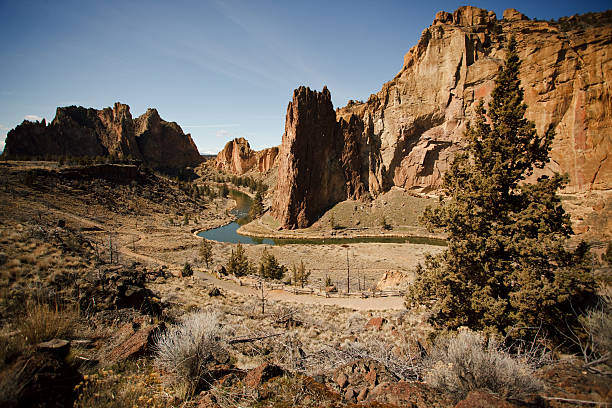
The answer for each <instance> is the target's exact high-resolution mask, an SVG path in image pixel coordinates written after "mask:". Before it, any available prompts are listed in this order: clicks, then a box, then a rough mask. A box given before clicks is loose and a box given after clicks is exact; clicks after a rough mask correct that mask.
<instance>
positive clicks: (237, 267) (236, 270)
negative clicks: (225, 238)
mask: <svg viewBox="0 0 612 408" xmlns="http://www.w3.org/2000/svg"><path fill="white" fill-rule="evenodd" d="M226 269H227V273H229V274H232V275H235V276H244V275H249V274H251V273H252V272H253V266H251V262H249V258H247V256H246V254H245V253H244V247H243V246H242V244H240V243H238V245H236V250H235V251H234V250H233V249H232V254H231V255H230V258H229V259H228V261H227V266H226Z"/></svg>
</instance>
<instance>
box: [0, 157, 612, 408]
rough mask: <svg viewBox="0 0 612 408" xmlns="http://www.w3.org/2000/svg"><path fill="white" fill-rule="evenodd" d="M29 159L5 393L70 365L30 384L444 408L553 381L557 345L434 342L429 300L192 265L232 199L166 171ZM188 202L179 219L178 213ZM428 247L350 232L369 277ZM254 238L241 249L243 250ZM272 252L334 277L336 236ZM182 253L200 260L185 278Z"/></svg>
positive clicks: (10, 274)
mask: <svg viewBox="0 0 612 408" xmlns="http://www.w3.org/2000/svg"><path fill="white" fill-rule="evenodd" d="M22 166H23V167H22ZM32 167H36V168H38V169H40V168H46V169H47V170H53V165H52V164H44V165H43V164H38V165H37V164H34V166H33V164H32V163H28V164H27V167H26V164H23V165H21V164H15V165H3V166H2V167H0V169H1V170H2V173H1V174H0V180H3V182H4V184H3V185H2V186H0V191H2V195H1V197H0V207H1V208H0V233H1V235H0V242H1V244H2V249H1V250H0V252H1V253H0V264H1V265H0V294H1V295H0V322H1V327H0V405H2V406H13V405H11V404H14V401H17V400H18V398H23V396H20V394H19V393H18V392H17V391H16V389H17V388H18V385H17V384H19V381H24V382H25V381H29V380H28V379H31V378H34V375H38V377H37V378H39V379H41V380H40V381H44V379H45V378H50V379H51V380H50V381H51V382H50V383H51V384H54V386H57V387H60V385H62V384H63V383H64V382H63V381H62V378H72V382H70V383H68V384H67V386H66V388H61V389H62V390H63V391H62V392H61V393H59V392H58V393H57V394H53V393H51V394H49V393H47V394H44V393H42V394H37V392H39V391H40V390H38V391H37V390H33V389H29V388H27V387H26V389H28V390H29V391H28V392H30V393H31V395H33V396H36V395H39V396H40V398H53V400H54V401H55V402H57V403H58V404H60V405H61V404H62V403H65V404H66V405H70V404H71V403H72V402H71V401H72V400H74V401H75V406H78V407H98V406H99V407H123V406H138V407H145V406H146V407H171V406H173V407H174V406H183V407H191V406H198V404H203V406H211V407H214V406H221V407H226V406H227V407H232V406H233V407H238V406H241V407H244V406H304V407H306V406H321V405H326V406H343V405H348V404H350V403H353V402H356V401H357V399H358V398H360V397H359V395H362V397H363V402H362V405H366V406H367V405H370V406H374V405H372V404H374V402H373V401H375V400H376V401H381V402H386V403H393V404H395V405H396V406H397V405H399V406H402V405H407V404H408V402H403V403H398V402H397V401H398V400H393V401H395V402H392V400H390V399H389V398H392V397H393V396H395V397H397V398H399V397H398V395H399V394H397V393H396V394H394V391H390V388H385V387H391V386H392V385H393V384H404V383H401V381H407V383H406V384H408V385H409V386H415V387H418V389H419V390H420V391H419V392H420V393H421V394H418V393H416V394H414V395H419V397H418V398H420V400H419V399H418V398H417V397H416V396H413V397H410V396H408V397H406V396H405V395H404V394H402V395H404V397H406V398H414V400H411V401H412V402H411V403H414V404H415V406H419V407H423V406H432V405H433V406H453V405H454V403H453V401H452V398H451V397H452V396H449V395H447V394H448V393H449V391H451V390H452V391H453V394H454V395H455V397H457V396H459V395H463V394H465V393H467V391H469V390H472V389H475V388H482V387H487V388H489V389H490V390H491V391H493V392H496V393H498V394H499V395H504V396H510V397H520V398H523V397H524V394H526V393H530V392H537V391H538V390H540V384H543V385H544V386H545V390H549V389H551V388H550V387H551V386H552V385H551V384H552V383H550V381H549V380H546V379H544V378H542V375H541V374H540V370H541V369H539V365H541V363H543V362H548V360H547V359H551V358H553V356H554V353H553V350H550V349H544V351H543V352H542V353H540V354H538V355H537V356H538V357H537V358H532V356H533V355H532V354H530V355H529V356H526V354H525V353H517V350H519V348H516V347H514V348H512V349H510V348H503V347H502V346H501V345H497V344H494V343H493V342H490V341H489V339H484V338H482V337H481V336H480V335H479V334H473V333H472V334H469V335H466V334H460V335H459V337H456V338H446V340H439V341H438V342H435V341H433V340H432V338H433V334H434V333H433V331H432V328H431V327H430V326H429V325H428V324H427V323H425V322H426V320H427V317H428V312H426V311H424V312H422V313H416V312H408V311H406V310H355V309H351V308H342V307H337V306H324V305H320V304H316V303H315V304H305V303H297V302H295V301H291V300H295V299H292V296H291V295H290V294H289V295H286V296H283V297H278V296H276V294H274V293H268V292H266V293H265V299H263V303H264V309H265V311H264V312H263V313H262V299H261V298H260V297H259V296H258V295H257V294H256V293H253V292H250V291H248V290H246V288H244V287H242V288H241V287H238V286H236V285H234V284H232V283H230V282H225V281H223V282H221V281H219V280H217V279H216V278H215V277H214V276H212V275H209V274H206V273H202V271H204V270H206V268H205V263H204V262H203V261H202V260H200V259H197V260H196V259H195V258H197V257H198V251H199V244H200V240H199V239H198V238H196V237H194V236H193V234H192V230H194V229H197V228H206V227H211V226H216V225H220V224H222V223H224V222H227V221H228V220H229V217H228V216H227V215H226V213H225V210H226V209H227V208H229V207H230V206H231V204H232V203H231V202H230V201H229V200H226V199H221V198H216V199H214V200H210V199H208V198H206V199H203V200H199V201H198V200H194V199H193V198H192V197H189V196H188V195H187V194H185V193H184V192H183V191H182V190H180V189H179V188H178V185H177V184H176V182H174V181H172V180H167V179H161V178H159V179H157V178H156V179H152V180H153V181H149V182H139V183H136V184H134V183H131V182H128V183H116V182H110V181H103V180H98V179H83V180H78V179H77V180H72V179H65V178H63V177H61V176H56V175H54V174H53V173H50V174H49V173H36V177H34V178H27V177H25V174H27V171H29V170H32ZM26 179H27V181H28V183H24V180H26ZM133 203H137V204H133ZM185 214H188V215H189V216H188V218H189V222H188V225H178V224H179V220H180V221H183V220H184V216H185ZM338 217H339V219H342V218H341V216H338ZM169 218H173V221H174V222H173V223H170V222H169ZM196 219H197V222H196ZM181 224H182V223H181ZM109 241H110V244H109ZM231 247H232V246H231V245H225V244H220V243H213V265H217V264H219V263H225V261H226V260H227V256H228V253H229V251H230V249H231ZM431 248H432V247H426V246H418V245H409V244H351V245H350V246H349V257H350V258H349V259H350V262H351V268H354V271H355V273H356V274H357V273H360V272H359V271H362V272H361V273H362V274H366V276H367V277H368V280H369V281H370V282H371V284H372V283H373V282H375V281H376V280H377V278H379V277H380V275H381V274H382V272H383V271H385V270H394V269H403V270H409V269H410V267H411V265H414V264H416V263H417V262H419V260H420V259H422V258H421V257H422V253H423V251H424V250H426V249H431ZM262 250H263V247H261V246H246V251H247V255H248V256H249V257H250V258H251V260H258V259H259V258H260V256H261V251H262ZM434 250H435V248H434ZM268 251H269V252H270V253H272V254H274V256H276V257H277V258H278V260H279V262H280V263H282V264H284V265H287V266H291V264H292V263H293V262H296V263H297V262H299V261H300V260H304V263H305V265H306V269H308V270H312V275H311V276H310V281H311V283H313V282H314V284H317V282H319V280H322V279H324V277H325V274H326V273H330V274H332V276H333V277H334V279H338V280H341V279H344V276H345V269H344V266H345V263H346V252H347V249H346V248H344V247H338V246H332V245H323V246H316V247H315V246H298V245H291V246H282V247H273V248H268ZM111 252H112V253H113V263H110V256H111ZM117 255H118V257H117ZM117 258H118V259H117ZM377 258H379V259H381V260H382V261H381V262H378V263H377V262H376V260H377ZM186 261H189V262H190V263H191V264H192V266H193V268H194V270H195V271H196V273H195V275H194V276H191V277H179V276H178V274H179V272H180V271H181V269H182V268H183V265H184V263H185V262H186ZM134 262H139V263H134ZM378 264H380V265H381V267H380V268H377V267H375V266H373V265H378ZM162 265H166V266H167V267H165V268H162ZM213 265H211V269H212V266H213ZM317 267H318V268H317ZM368 268H369V271H370V272H368V273H370V275H368V274H367V273H366V271H367V270H368ZM326 270H327V272H326ZM334 270H337V272H334ZM334 273H335V275H334ZM602 273H604V272H602ZM604 274H605V273H604ZM340 285H342V283H340ZM214 289H220V290H214ZM275 296H276V297H275ZM609 316H610V312H609V299H608V303H602V306H601V307H600V308H599V309H596V310H594V311H592V312H591V313H590V314H589V315H587V316H586V317H585V320H584V325H585V327H588V328H589V330H590V331H589V333H591V338H590V340H588V341H585V339H580V340H581V341H582V343H581V344H583V346H584V347H585V350H586V352H587V353H588V358H587V361H585V362H580V367H583V366H584V367H586V368H585V370H587V369H588V370H590V371H592V372H596V371H597V372H607V371H608V370H609V367H608V366H607V364H609V353H610V351H609V341H607V339H608V338H609V337H610V336H609V331H610V318H609ZM147 330H149V331H147ZM142 333H144V334H142ZM141 334H142V336H141ZM139 336H141V337H139ZM466 336H467V337H466ZM54 338H61V339H64V340H68V341H70V351H69V353H68V354H67V355H65V356H61V355H59V356H56V357H49V354H48V353H45V352H42V351H41V350H39V349H38V344H39V343H40V342H42V341H46V340H51V339H54ZM139 339H140V340H139ZM138 341H140V343H138ZM134 344H137V345H140V346H143V347H144V348H142V349H137V350H136V348H133V349H132V348H130V347H131V346H134ZM538 344H544V345H545V344H546V342H538ZM506 346H507V345H506ZM133 350H136V351H137V352H135V353H134V354H129V353H130V352H131V351H133ZM539 350H540V351H542V350H541V349H539ZM45 356H47V357H45ZM37 361H38V362H39V363H37ZM264 363H267V364H271V365H273V366H276V367H279V370H280V371H278V372H276V374H280V375H278V376H277V375H273V376H271V377H270V378H269V379H266V380H265V381H262V383H261V384H256V385H255V386H251V385H249V383H250V381H251V380H250V379H249V378H250V377H249V376H250V375H251V374H250V373H252V370H253V369H255V368H257V367H260V366H261V365H262V364H264ZM449 364H450V365H451V366H449ZM440 367H445V368H444V369H442V370H441V369H440ZM447 367H452V369H446V368H447ZM45 370H46V371H45ZM360 370H361V371H360ZM368 370H369V371H368ZM372 371H374V372H375V378H376V380H375V383H372V384H370V383H369V382H368V380H367V378H366V377H367V375H368V373H369V372H372ZM343 373H344V374H343ZM68 374H70V375H68ZM349 374H350V375H349ZM28 375H30V377H28ZM342 375H346V376H347V379H346V383H344V382H343V381H342ZM470 375H471V377H470ZM589 375H595V374H591V373H589ZM597 375H602V374H597ZM9 377H11V378H13V379H14V381H13V382H11V381H7V380H6V379H7V378H9ZM370 377H371V374H370ZM368 378H369V377H368ZM585 378H586V377H585ZM423 381H425V382H427V383H428V384H430V385H429V386H428V385H427V384H423ZM547 381H549V382H547ZM385 384H387V385H385ZM68 385H69V387H68ZM75 386H76V390H75V391H74V392H73V391H72V390H74V387H75ZM364 390H366V391H364ZM455 391H456V392H455ZM547 392H549V391H547ZM550 392H551V391H550ZM550 392H549V393H550ZM395 397H393V398H395ZM404 397H402V398H404ZM564 397H566V398H567V397H568V396H567V395H564ZM32 398H34V397H32ZM62 398H64V399H62ZM585 398H586V397H585ZM588 398H591V399H594V398H599V397H598V396H596V395H595V394H593V395H591V396H589V397H588ZM62 401H63V402H62ZM403 401H406V400H403ZM205 404H208V405H205Z"/></svg>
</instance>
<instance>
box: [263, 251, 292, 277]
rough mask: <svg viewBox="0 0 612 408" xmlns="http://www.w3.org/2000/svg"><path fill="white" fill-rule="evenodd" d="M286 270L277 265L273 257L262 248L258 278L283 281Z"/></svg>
mask: <svg viewBox="0 0 612 408" xmlns="http://www.w3.org/2000/svg"><path fill="white" fill-rule="evenodd" d="M285 272H287V268H286V267H285V266H283V265H280V264H279V263H278V260H277V259H276V257H275V256H274V255H272V254H271V253H269V252H268V250H267V249H265V248H264V250H263V253H262V254H261V261H260V262H259V276H261V277H262V278H264V279H283V276H285Z"/></svg>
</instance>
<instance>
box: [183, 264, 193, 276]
mask: <svg viewBox="0 0 612 408" xmlns="http://www.w3.org/2000/svg"><path fill="white" fill-rule="evenodd" d="M191 275H193V268H192V267H191V264H190V263H189V262H185V265H183V270H182V271H181V276H182V277H184V278H185V277H187V276H191Z"/></svg>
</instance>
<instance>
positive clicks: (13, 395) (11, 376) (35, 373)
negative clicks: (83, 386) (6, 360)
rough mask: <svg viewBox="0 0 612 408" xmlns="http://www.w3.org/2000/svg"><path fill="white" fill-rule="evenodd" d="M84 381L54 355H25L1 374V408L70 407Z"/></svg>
mask: <svg viewBox="0 0 612 408" xmlns="http://www.w3.org/2000/svg"><path fill="white" fill-rule="evenodd" d="M81 381H83V377H82V375H81V374H80V373H79V372H78V371H77V369H76V368H75V367H72V366H71V365H69V364H68V363H67V362H66V361H65V360H64V359H63V358H62V357H59V356H58V355H56V354H54V353H49V352H41V351H38V352H35V353H34V354H32V355H28V356H21V357H19V358H17V360H15V362H14V363H13V364H11V365H10V366H8V367H6V368H5V369H4V370H3V371H2V372H0V390H2V392H0V406H2V407H6V408H16V407H39V406H57V407H69V406H72V405H73V403H74V400H75V398H76V392H75V386H76V385H77V384H79V383H80V382H81ZM50 402H51V403H52V405H51V404H50Z"/></svg>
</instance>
